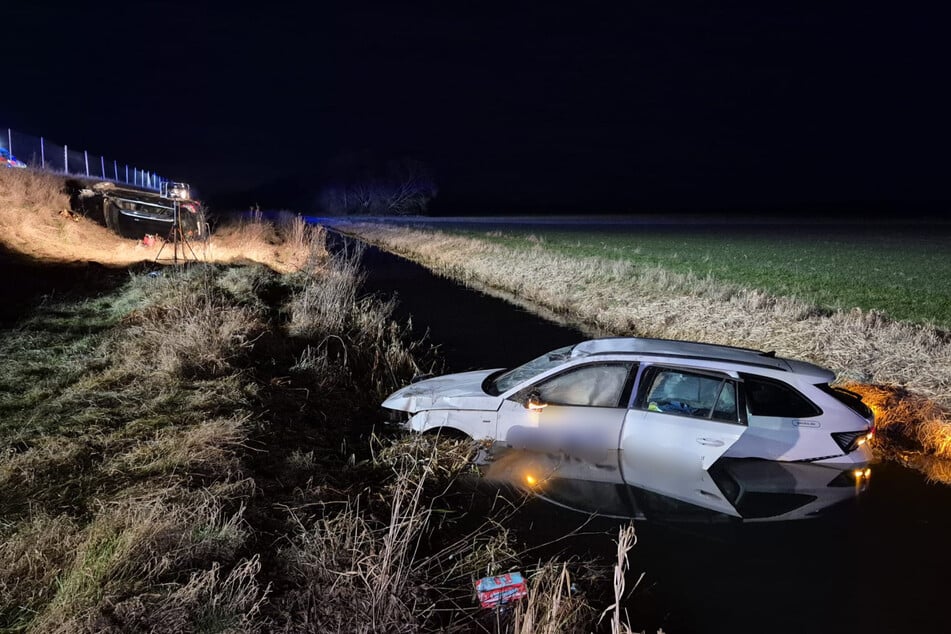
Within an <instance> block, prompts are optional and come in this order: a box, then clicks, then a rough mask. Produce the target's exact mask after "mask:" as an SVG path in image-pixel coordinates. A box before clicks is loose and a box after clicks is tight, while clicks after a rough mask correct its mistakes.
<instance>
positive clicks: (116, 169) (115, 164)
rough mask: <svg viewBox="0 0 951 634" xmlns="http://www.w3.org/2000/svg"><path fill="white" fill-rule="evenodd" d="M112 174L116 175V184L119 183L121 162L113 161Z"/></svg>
mask: <svg viewBox="0 0 951 634" xmlns="http://www.w3.org/2000/svg"><path fill="white" fill-rule="evenodd" d="M112 172H113V173H114V174H115V175H116V182H117V183H118V182H119V161H117V160H115V159H113V160H112Z"/></svg>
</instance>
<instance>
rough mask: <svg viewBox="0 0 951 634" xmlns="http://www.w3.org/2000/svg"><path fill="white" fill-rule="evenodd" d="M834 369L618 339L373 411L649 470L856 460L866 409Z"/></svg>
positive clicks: (408, 393)
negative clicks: (611, 456) (620, 458)
mask: <svg viewBox="0 0 951 634" xmlns="http://www.w3.org/2000/svg"><path fill="white" fill-rule="evenodd" d="M834 379H835V375H834V374H833V373H832V372H831V371H829V370H826V369H824V368H821V367H818V366H816V365H813V364H811V363H806V362H805V361H796V360H793V359H784V358H781V357H777V356H776V355H775V354H774V353H771V352H760V351H757V350H748V349H744V348H734V347H729V346H718V345H712V344H704V343H692V342H683V341H668V340H662V339H643V338H635V337H623V338H622V337H618V338H606V339H593V340H590V341H584V342H582V343H579V344H577V345H574V346H568V347H565V348H559V349H558V350H554V351H552V352H549V353H547V354H544V355H542V356H540V357H538V358H537V359H534V360H532V361H529V362H528V363H526V364H524V365H521V366H519V367H517V368H514V369H512V370H504V369H498V370H480V371H476V372H465V373H462V374H450V375H446V376H441V377H436V378H431V379H425V380H422V381H419V382H416V383H413V384H411V385H409V386H407V387H404V388H403V389H401V390H397V391H396V392H394V393H393V394H391V395H390V396H389V397H388V398H387V399H386V400H385V401H384V402H383V407H385V408H387V409H391V410H396V411H399V412H406V413H408V414H409V416H408V417H407V418H408V420H406V421H405V422H404V425H405V426H406V427H407V428H408V429H411V430H414V431H417V432H433V433H442V434H460V433H461V434H465V435H466V436H469V437H471V438H474V439H477V440H492V441H496V442H499V443H503V444H504V445H507V446H512V447H522V448H528V449H539V450H546V451H547V450H563V451H568V452H571V453H578V452H579V451H586V450H594V451H601V450H605V449H621V450H623V451H624V452H625V453H626V454H627V456H628V459H631V460H636V461H638V463H639V464H640V465H641V466H642V467H650V466H652V465H653V466H656V467H657V473H658V477H663V475H662V474H663V472H664V471H665V470H666V469H668V468H671V467H672V466H675V465H676V466H681V465H683V466H690V465H699V466H700V467H701V468H702V469H709V468H710V466H712V465H713V463H714V462H716V461H717V459H718V458H720V457H721V456H727V457H733V458H764V459H768V460H782V461H805V462H815V463H819V464H829V465H840V466H854V467H861V466H864V465H866V464H868V463H869V462H870V461H871V458H872V454H871V451H870V449H869V446H868V443H867V441H868V440H869V439H870V438H871V437H872V434H873V429H874V428H873V425H874V414H873V413H872V411H871V410H870V409H869V408H868V407H867V406H866V405H865V404H864V403H862V400H861V398H860V397H859V396H858V395H856V394H853V393H851V392H848V391H846V390H843V389H840V388H835V387H832V386H831V385H830V382H831V381H833V380H834Z"/></svg>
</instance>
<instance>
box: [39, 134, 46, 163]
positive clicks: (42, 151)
mask: <svg viewBox="0 0 951 634" xmlns="http://www.w3.org/2000/svg"><path fill="white" fill-rule="evenodd" d="M40 163H41V165H40V167H42V168H43V169H46V144H45V143H44V141H43V137H40Z"/></svg>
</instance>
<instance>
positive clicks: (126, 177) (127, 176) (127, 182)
mask: <svg viewBox="0 0 951 634" xmlns="http://www.w3.org/2000/svg"><path fill="white" fill-rule="evenodd" d="M125 184H126V185H128V184H129V164H128V163H126V164H125Z"/></svg>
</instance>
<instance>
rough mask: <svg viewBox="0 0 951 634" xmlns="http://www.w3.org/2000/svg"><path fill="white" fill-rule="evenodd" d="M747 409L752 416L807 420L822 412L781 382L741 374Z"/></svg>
mask: <svg viewBox="0 0 951 634" xmlns="http://www.w3.org/2000/svg"><path fill="white" fill-rule="evenodd" d="M740 376H741V377H742V378H743V390H744V391H745V392H746V404H747V409H748V410H749V412H750V414H752V415H753V416H781V417H783V418H808V417H810V416H818V415H819V414H821V413H822V410H821V409H819V407H818V406H816V404H815V403H813V402H812V401H810V400H809V399H807V398H806V397H805V396H803V395H802V394H800V393H799V392H798V391H796V390H795V389H794V388H793V387H792V386H789V385H786V384H785V383H783V382H781V381H776V380H774V379H767V378H766V377H761V376H756V375H754V374H741V375H740Z"/></svg>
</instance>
